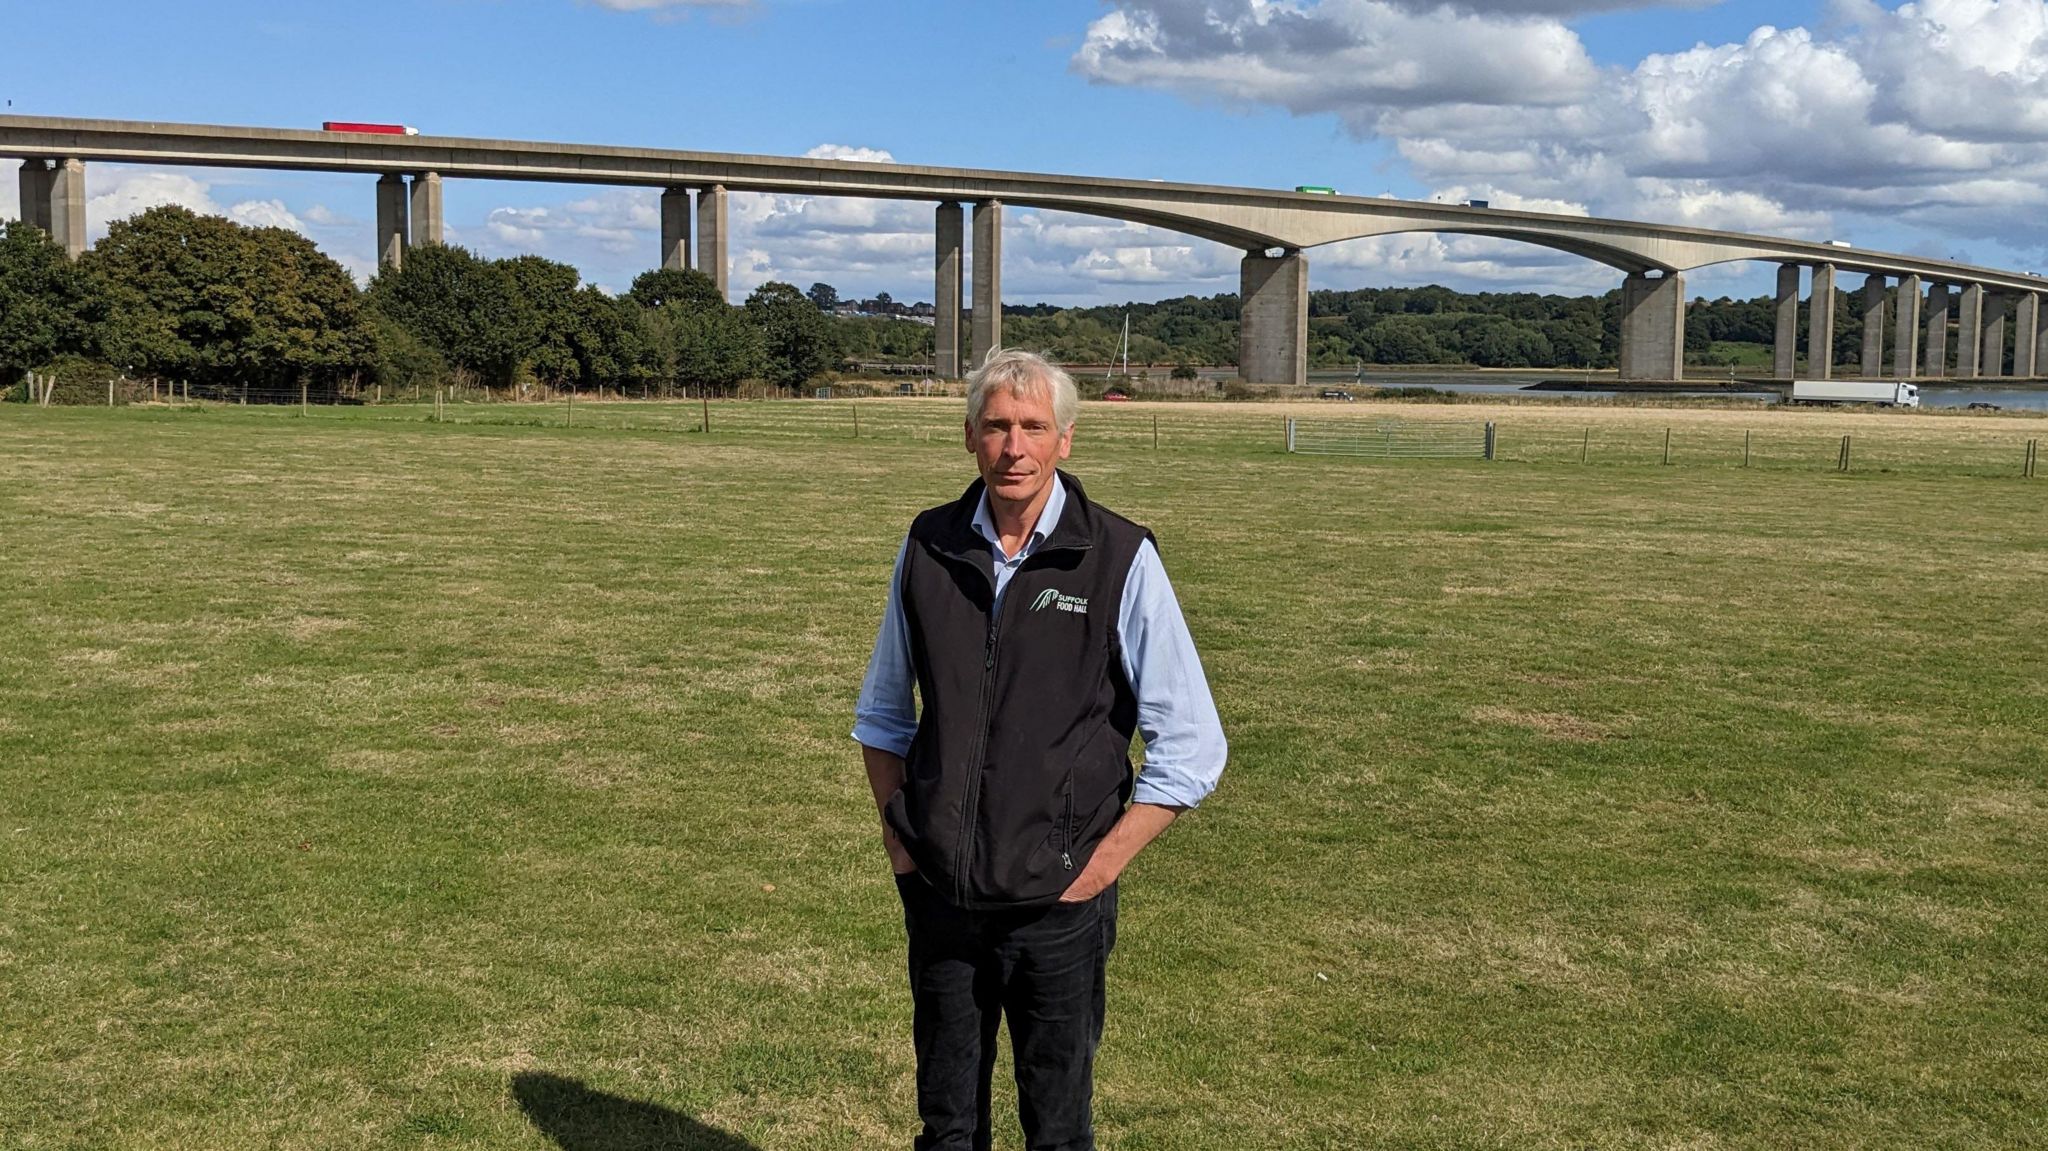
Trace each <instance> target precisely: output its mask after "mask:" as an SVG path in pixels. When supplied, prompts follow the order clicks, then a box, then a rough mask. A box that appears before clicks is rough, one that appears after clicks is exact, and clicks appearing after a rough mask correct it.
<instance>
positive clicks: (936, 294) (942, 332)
mask: <svg viewBox="0 0 2048 1151" xmlns="http://www.w3.org/2000/svg"><path fill="white" fill-rule="evenodd" d="M932 233H933V245H932V311H933V313H934V315H933V317H932V372H933V374H935V375H937V376H938V377H939V378H940V379H942V380H957V379H959V378H960V376H961V372H960V288H961V284H962V273H963V272H964V270H965V269H964V268H963V266H962V263H961V260H962V257H961V251H960V249H961V246H962V242H963V241H964V240H965V238H966V224H965V220H964V218H963V215H962V213H961V211H960V205H959V203H958V202H957V201H952V200H949V201H947V202H945V203H943V204H940V205H939V207H938V210H937V212H935V213H934V215H933V228H932Z"/></svg>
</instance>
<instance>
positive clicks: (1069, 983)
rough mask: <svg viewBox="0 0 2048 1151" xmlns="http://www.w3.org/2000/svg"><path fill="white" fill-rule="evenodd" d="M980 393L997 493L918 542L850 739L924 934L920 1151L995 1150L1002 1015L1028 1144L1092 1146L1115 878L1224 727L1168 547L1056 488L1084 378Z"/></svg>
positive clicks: (914, 532) (952, 509)
mask: <svg viewBox="0 0 2048 1151" xmlns="http://www.w3.org/2000/svg"><path fill="white" fill-rule="evenodd" d="M968 384H969V386H968V391H967V450H968V452H969V453H971V454H972V455H973V456H974V459H975V463H976V465H977V466H978V468H979V469H980V472H981V478H980V479H979V480H977V481H975V483H973V484H972V485H971V486H969V487H968V489H967V492H966V494H964V495H962V496H961V497H960V498H959V499H958V500H956V501H954V502H953V503H950V504H944V505H941V506H939V507H936V508H932V509H931V510H929V511H926V512H925V513H923V514H922V515H919V516H918V517H917V519H916V520H915V521H914V522H913V523H912V524H911V527H910V533H909V535H908V537H907V538H906V539H905V540H904V543H903V548H902V550H901V551H900V552H899V553H898V555H897V559H896V572H895V576H894V578H893V580H892V582H891V584H890V588H889V599H888V604H887V606H886V608H885V609H884V611H883V614H882V626H881V631H880V634H879V635H878V636H877V638H876V640H875V651H874V655H873V657H872V658H871V659H870V660H869V662H868V672H867V679H866V681H865V682H864V683H863V684H862V685H861V695H860V703H859V706H858V708H857V723H856V725H855V727H854V731H853V736H854V738H855V739H856V740H858V741H860V743H861V754H862V758H863V759H864V760H865V762H866V765H867V772H868V782H869V783H870V785H872V787H873V788H874V794H875V803H876V805H877V807H878V808H879V809H880V810H881V814H882V844H883V846H884V848H886V849H887V851H888V855H889V862H890V863H891V865H892V866H893V867H894V869H895V872H896V884H897V889H898V891H899V893H900V894H901V896H902V900H903V919H904V924H905V927H906V928H907V930H908V933H909V937H910V987H911V998H912V1003H913V1007H914V1015H915V1020H914V1024H913V1028H912V1030H913V1040H914V1044H915V1047H916V1050H917V1109H918V1113H919V1115H920V1116H921V1117H922V1118H923V1120H924V1131H923V1134H921V1135H920V1136H919V1137H918V1138H917V1140H916V1143H915V1147H916V1148H918V1149H919V1151H937V1149H953V1148H962V1149H964V1148H984V1149H985V1148H987V1147H988V1146H989V1142H990V1138H991V1127H990V1120H989V1081H990V1077H991V1072H992V1070H993V1068H994V1066H995V1043H996V1027H997V1024H998V1022H999V1021H1000V1020H1001V1019H1002V1018H1003V1017H1004V1016H1008V1018H1009V1026H1010V1046H1011V1052H1012V1055H1013V1057H1014V1063H1015V1065H1016V1075H1017V1104H1018V1118H1019V1119H1020V1120H1021V1121H1022V1124H1023V1128H1024V1140H1025V1145H1026V1146H1027V1147H1028V1148H1031V1149H1032V1151H1092V1148H1093V1147H1094V1146H1095V1132H1094V1122H1093V1117H1092V1110H1091V1100H1092V1096H1093V1094H1094V1064H1095V1049H1096V1046H1097V1044H1098V1043H1100V1042H1101V1038H1102V1017H1103V1008H1104V995H1103V967H1104V964H1105V962H1106V961H1107V960H1108V958H1109V952H1110V948H1111V947H1112V946H1114V944H1115V941H1116V880H1117V876H1118V875H1120V874H1121V873H1122V872H1123V870H1124V868H1125V867H1126V866H1128V865H1129V864H1130V862H1131V859H1132V857H1133V856H1135V855H1137V854H1138V852H1139V851H1140V850H1142V849H1143V848H1144V847H1145V845H1146V844H1148V843H1150V842H1151V841H1152V839H1153V838H1154V837H1155V836H1157V835H1158V834H1159V833H1160V832H1162V831H1164V830H1166V826H1167V825H1168V824H1170V823H1172V822H1173V820H1174V818H1175V816H1177V815H1178V814H1179V813H1180V812H1182V811H1184V810H1186V809H1188V808H1190V807H1193V806H1195V805H1196V804H1197V803H1200V802H1201V800H1202V798H1203V797H1204V796H1205V795H1207V794H1208V793H1209V792H1210V791H1211V790H1212V789H1213V788H1214V787H1215V786H1216V781H1217V779H1218V777H1219V776H1221V775H1222V772H1223V762H1224V758H1225V750H1226V749H1225V745H1224V739H1223V728H1222V725H1221V723H1220V722H1219V721H1218V720H1217V717H1216V705H1215V703H1214V702H1213V701H1212V700H1211V699H1210V695H1209V685H1208V683H1207V681H1206V680H1205V679H1204V678H1203V675H1202V665H1201V660H1200V659H1199V658H1198V657H1197V656H1196V654H1195V648H1194V643H1193V641H1192V640H1191V639H1190V638H1189V636H1188V631H1187V624H1186V622H1185V621H1184V620H1182V618H1181V613H1180V605H1179V604H1178V603H1177V602H1176V601H1175V599H1174V595H1173V588H1172V585H1170V584H1169V583H1168V582H1167V579H1166V571H1165V569H1164V568H1163V567H1161V566H1160V561H1159V552H1158V550H1157V548H1156V547H1155V546H1154V544H1153V540H1152V534H1151V533H1150V532H1148V531H1146V530H1145V529H1144V528H1141V527H1139V526H1138V525H1136V524H1134V523H1132V522H1130V521H1129V520H1126V519H1124V518H1122V517H1121V516H1118V515H1115V514H1113V513H1111V512H1109V511H1107V510H1105V509H1103V508H1101V507H1099V506H1097V505H1096V504H1094V503H1092V502H1090V501H1089V499H1088V497H1087V495H1086V494H1085V493H1084V492H1083V491H1082V490H1081V485H1080V484H1079V483H1078V482H1076V481H1075V480H1074V479H1073V477H1071V476H1068V475H1066V474H1065V473H1063V472H1060V471H1058V470H1057V467H1058V464H1059V462H1060V461H1061V460H1064V459H1066V458H1067V455H1068V453H1069V452H1070V451H1071V450H1072V447H1073V438H1074V417H1075V414H1076V410H1077V409H1078V408H1079V406H1080V404H1079V401H1078V398H1077V397H1076V395H1075V392H1074V381H1073V380H1072V379H1071V378H1070V377H1068V375H1067V374H1066V373H1065V372H1063V371H1061V370H1060V369H1059V368H1057V367H1055V366H1053V365H1052V364H1049V363H1047V362H1046V361H1045V360H1043V359H1040V358H1039V357H1037V356H1035V355H1032V354H1030V353H1028V352H1017V351H1003V350H1001V349H997V350H996V351H995V352H993V353H992V354H991V355H990V356H989V358H988V360H987V361H986V362H985V363H984V364H983V365H982V367H981V369H980V370H979V371H977V372H975V373H974V374H973V375H972V376H971V377H969V381H968ZM913 687H914V688H915V691H916V695H915V697H914V696H913V694H912V690H913ZM920 699H921V700H922V703H923V711H922V713H921V714H920V712H919V711H918V708H917V701H918V700H920ZM1134 732H1138V733H1142V734H1143V736H1144V738H1145V767H1144V771H1143V772H1142V773H1140V774H1138V775H1136V776H1135V778H1134V776H1133V773H1132V770H1131V764H1130V758H1129V751H1130V746H1131V737H1132V734H1133V733H1134Z"/></svg>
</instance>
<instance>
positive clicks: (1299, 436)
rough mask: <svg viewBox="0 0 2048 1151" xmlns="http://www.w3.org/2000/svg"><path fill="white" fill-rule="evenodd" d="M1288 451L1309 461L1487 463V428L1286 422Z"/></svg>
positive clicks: (1388, 422) (1444, 422)
mask: <svg viewBox="0 0 2048 1151" xmlns="http://www.w3.org/2000/svg"><path fill="white" fill-rule="evenodd" d="M1287 450H1288V451H1290V452H1294V453H1297V454H1300V455H1311V456H1374V457H1378V458H1380V459H1390V460H1391V459H1411V460H1461V459H1462V460H1490V459H1492V458H1493V425H1492V424H1491V423H1473V422H1457V421H1451V420H1392V419H1380V420H1374V421H1372V422H1371V423H1370V424H1368V423H1366V422H1365V421H1363V420H1298V419H1293V418H1291V417H1290V418H1289V419H1288V421H1287Z"/></svg>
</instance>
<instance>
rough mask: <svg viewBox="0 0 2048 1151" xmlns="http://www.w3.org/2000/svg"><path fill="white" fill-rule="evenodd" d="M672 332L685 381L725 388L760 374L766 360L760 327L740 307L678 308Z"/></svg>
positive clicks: (680, 377)
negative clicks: (679, 309) (690, 310)
mask: <svg viewBox="0 0 2048 1151" xmlns="http://www.w3.org/2000/svg"><path fill="white" fill-rule="evenodd" d="M804 306H805V307H809V306H810V305H808V304H806V305H804ZM812 314H813V315H816V314H817V313H816V312H815V311H813V313H812ZM669 332H670V339H671V340H672V341H673V346H674V348H675V371H676V378H677V379H678V380H679V381H681V382H682V383H684V384H689V385H695V386H697V387H707V388H714V389H717V390H719V391H724V390H726V389H728V388H731V387H733V386H734V385H736V384H738V383H739V382H740V381H741V380H744V379H747V378H749V377H751V376H757V375H760V374H761V373H762V371H763V368H764V366H765V364H766V362H767V349H766V345H765V341H764V337H763V335H762V331H761V329H760V328H759V327H757V326H755V325H754V324H753V323H751V322H749V320H748V318H747V316H746V315H745V314H744V313H743V312H741V311H740V310H739V309H737V308H719V309H717V310H715V311H714V310H709V309H707V310H704V311H697V312H676V313H675V314H674V315H673V317H672V319H671V320H670V328H669Z"/></svg>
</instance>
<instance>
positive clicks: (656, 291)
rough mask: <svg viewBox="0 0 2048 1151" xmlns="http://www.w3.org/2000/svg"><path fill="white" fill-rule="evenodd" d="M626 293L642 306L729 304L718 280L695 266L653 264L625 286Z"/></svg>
mask: <svg viewBox="0 0 2048 1151" xmlns="http://www.w3.org/2000/svg"><path fill="white" fill-rule="evenodd" d="M626 297H627V298H628V299H630V300H632V301H633V302H634V303H636V304H638V305H640V306H641V307H643V308H666V307H671V306H680V307H685V308H709V307H711V306H712V305H714V304H715V305H717V306H719V307H721V308H723V307H727V306H729V305H727V304H726V302H725V294H724V293H723V292H720V291H719V290H718V283H717V281H715V280H713V279H712V278H711V277H710V276H707V275H705V274H704V273H703V272H700V271H698V270H697V269H695V268H656V269H654V270H653V271H650V272H642V273H640V275H639V276H638V277H636V278H635V279H634V280H633V286H632V287H631V288H629V289H627V290H626Z"/></svg>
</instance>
